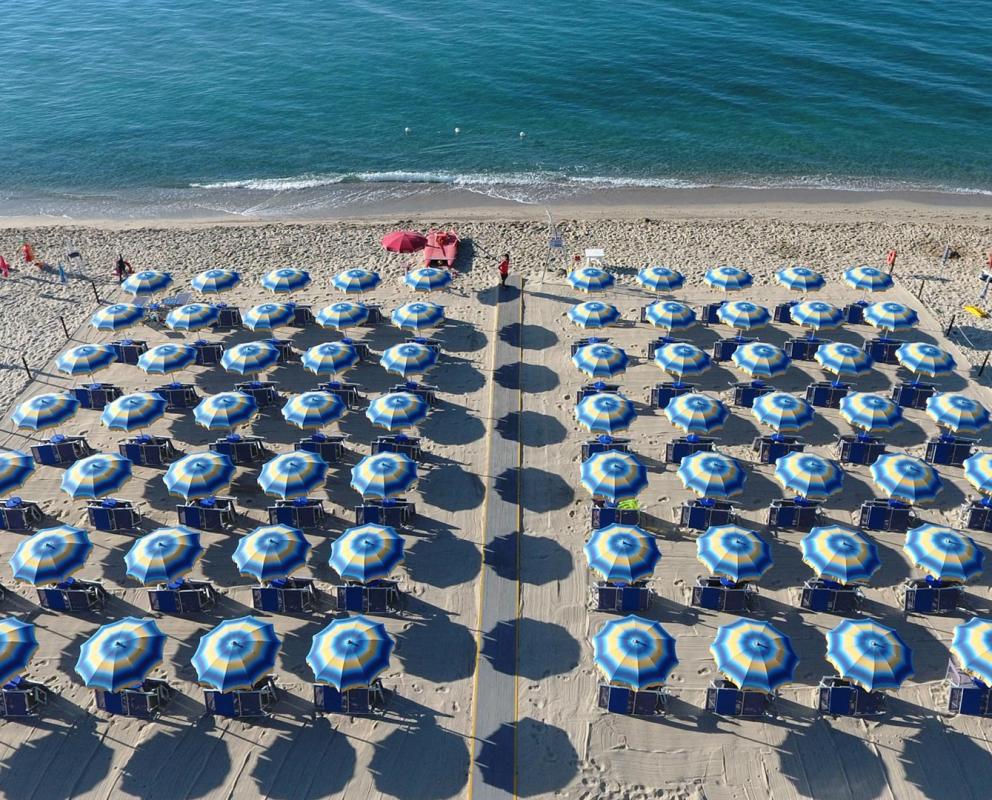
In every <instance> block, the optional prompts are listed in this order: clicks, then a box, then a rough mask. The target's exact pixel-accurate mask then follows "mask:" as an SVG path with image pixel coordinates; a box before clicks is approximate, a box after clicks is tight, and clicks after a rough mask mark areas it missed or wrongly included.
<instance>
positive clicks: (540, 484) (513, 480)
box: [496, 467, 575, 514]
mask: <svg viewBox="0 0 992 800" xmlns="http://www.w3.org/2000/svg"><path fill="white" fill-rule="evenodd" d="M521 489H522V491H521ZM496 492H497V494H499V496H500V498H501V499H502V500H504V501H506V502H508V503H517V502H519V503H520V505H522V506H523V507H524V508H525V509H526V510H527V511H534V512H537V513H539V514H540V513H547V512H548V511H557V510H559V509H562V508H566V507H567V506H569V505H570V504H571V503H572V501H573V500H574V499H575V492H574V490H573V489H572V487H571V486H570V485H569V484H568V483H567V482H566V481H565V479H564V478H562V477H561V475H557V474H555V473H553V472H547V471H546V470H543V469H537V468H536V467H524V468H522V469H519V468H516V467H513V468H511V469H507V470H504V471H503V472H502V473H500V474H499V475H498V476H497V477H496Z"/></svg>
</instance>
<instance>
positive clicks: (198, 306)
mask: <svg viewBox="0 0 992 800" xmlns="http://www.w3.org/2000/svg"><path fill="white" fill-rule="evenodd" d="M219 319H220V309H219V308H218V307H217V306H214V305H210V304H209V303H187V304H186V305H184V306H179V308H174V309H172V311H170V312H169V313H168V314H167V315H166V317H165V326H166V327H167V328H169V330H173V331H198V330H202V329H203V328H209V327H210V326H211V325H213V324H214V323H215V322H217V320H219Z"/></svg>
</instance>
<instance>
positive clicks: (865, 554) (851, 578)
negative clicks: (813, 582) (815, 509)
mask: <svg viewBox="0 0 992 800" xmlns="http://www.w3.org/2000/svg"><path fill="white" fill-rule="evenodd" d="M801 549H802V554H803V563H804V564H806V565H807V566H809V567H810V569H812V570H813V572H815V573H816V574H817V575H818V576H819V577H821V578H826V579H828V580H832V581H836V582H837V583H840V584H842V585H844V586H847V585H848V584H852V583H867V582H868V581H869V580H870V579H871V576H872V575H874V574H875V573H876V572H877V571H878V570H879V568H880V567H881V566H882V562H881V561H880V560H879V558H878V548H877V547H876V546H875V543H874V542H873V541H872V540H871V539H869V538H868V537H867V536H865V535H864V534H863V533H862V532H861V531H855V530H851V529H850V528H844V527H842V526H840V525H821V526H819V527H816V528H813V529H812V530H811V531H810V532H809V533H807V534H806V535H805V536H804V537H803V540H802V543H801Z"/></svg>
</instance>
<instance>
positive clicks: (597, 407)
mask: <svg viewBox="0 0 992 800" xmlns="http://www.w3.org/2000/svg"><path fill="white" fill-rule="evenodd" d="M575 418H576V419H577V420H578V422H579V424H580V425H581V426H582V427H583V428H585V429H586V430H587V431H591V432H592V433H602V434H606V435H607V436H612V435H613V434H614V433H620V432H621V431H625V430H627V428H629V427H630V425H631V423H632V422H633V421H634V420H635V419H636V418H637V410H636V409H635V408H634V404H633V403H631V402H630V400H628V399H627V398H626V397H624V396H623V395H622V394H614V393H612V392H600V393H599V394H587V395H586V396H585V397H583V398H582V399H581V400H580V401H579V402H578V404H577V405H576V406H575Z"/></svg>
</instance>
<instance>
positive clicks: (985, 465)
mask: <svg viewBox="0 0 992 800" xmlns="http://www.w3.org/2000/svg"><path fill="white" fill-rule="evenodd" d="M962 466H963V467H964V478H965V480H966V481H968V483H970V484H971V485H972V486H974V487H975V489H976V490H977V491H979V492H981V493H982V494H984V495H992V453H989V452H979V453H973V454H972V455H970V456H968V457H967V458H966V459H965V460H964V462H963V463H962Z"/></svg>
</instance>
